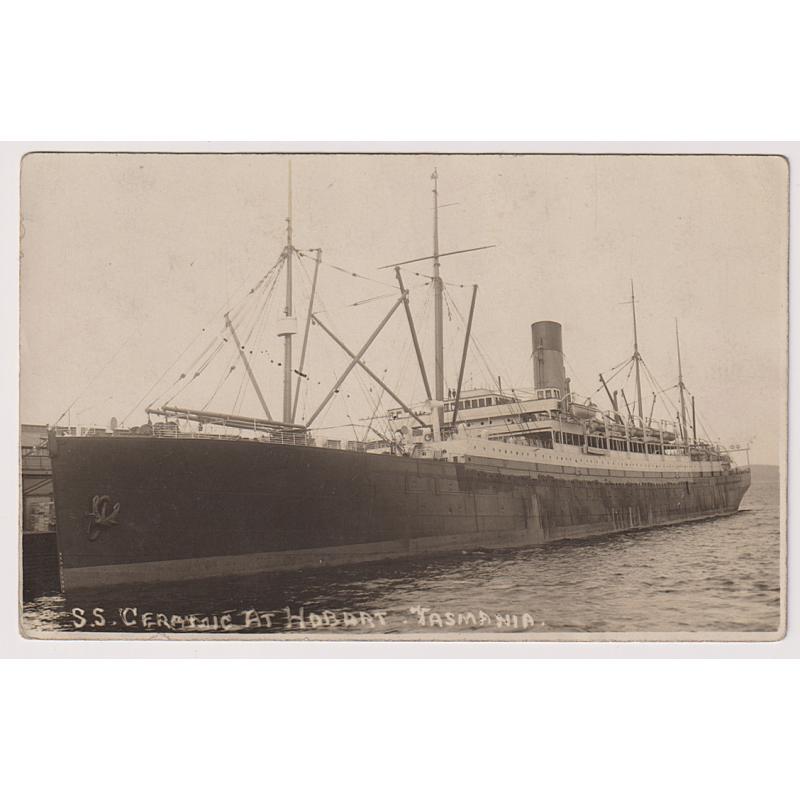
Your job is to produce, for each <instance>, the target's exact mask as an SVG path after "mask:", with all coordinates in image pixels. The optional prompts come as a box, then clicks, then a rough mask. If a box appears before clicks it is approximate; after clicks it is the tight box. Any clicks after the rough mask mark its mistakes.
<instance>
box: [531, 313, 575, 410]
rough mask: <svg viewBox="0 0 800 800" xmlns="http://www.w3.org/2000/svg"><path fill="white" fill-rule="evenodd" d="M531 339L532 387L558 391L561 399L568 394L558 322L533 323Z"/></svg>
mask: <svg viewBox="0 0 800 800" xmlns="http://www.w3.org/2000/svg"><path fill="white" fill-rule="evenodd" d="M531 336H532V337H533V385H534V388H536V389H558V390H559V392H561V397H562V398H563V397H566V395H567V393H568V392H569V385H568V383H567V375H566V373H565V372H564V352H563V350H562V346H561V324H560V323H558V322H550V321H543V322H534V323H533V325H531Z"/></svg>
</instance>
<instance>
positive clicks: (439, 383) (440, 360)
mask: <svg viewBox="0 0 800 800" xmlns="http://www.w3.org/2000/svg"><path fill="white" fill-rule="evenodd" d="M431 178H432V179H433V301H434V302H433V313H434V317H433V319H434V350H435V372H434V386H433V393H434V400H444V328H443V326H444V313H443V312H444V308H443V299H442V295H443V285H442V279H441V276H440V275H439V173H438V171H437V170H436V169H434V170H433V175H431ZM436 413H437V414H438V415H439V425H440V427H441V424H442V407H441V406H438V407H437V410H436Z"/></svg>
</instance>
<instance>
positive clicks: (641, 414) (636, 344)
mask: <svg viewBox="0 0 800 800" xmlns="http://www.w3.org/2000/svg"><path fill="white" fill-rule="evenodd" d="M631 308H632V309H633V361H634V364H635V366H636V402H637V406H636V410H637V412H638V414H639V417H640V419H641V420H642V426H644V407H643V406H642V379H641V376H640V375H639V362H640V361H641V360H642V357H641V355H639V336H638V333H637V330H636V295H635V294H634V292H633V281H632V280H631Z"/></svg>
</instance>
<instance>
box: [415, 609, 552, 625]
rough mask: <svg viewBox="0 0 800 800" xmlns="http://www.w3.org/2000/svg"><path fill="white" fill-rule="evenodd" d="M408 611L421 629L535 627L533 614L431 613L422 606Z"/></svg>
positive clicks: (479, 611) (483, 612)
mask: <svg viewBox="0 0 800 800" xmlns="http://www.w3.org/2000/svg"><path fill="white" fill-rule="evenodd" d="M409 611H410V612H411V613H412V614H414V615H415V616H416V618H417V624H418V625H421V626H422V627H423V628H455V627H459V628H462V627H468V628H484V627H494V628H510V629H512V630H527V629H528V628H534V627H535V626H536V620H535V619H534V617H533V614H529V613H527V612H525V613H524V614H496V613H495V614H488V613H487V612H485V611H481V610H478V611H466V612H464V611H459V612H455V611H442V612H438V611H432V610H431V609H430V608H425V607H423V606H412V607H411V608H410V609H409Z"/></svg>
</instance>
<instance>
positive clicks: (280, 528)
mask: <svg viewBox="0 0 800 800" xmlns="http://www.w3.org/2000/svg"><path fill="white" fill-rule="evenodd" d="M432 179H433V215H434V218H433V231H434V235H433V252H432V254H431V255H429V256H426V257H425V258H424V259H412V260H411V261H409V262H400V263H398V264H391V265H388V266H389V267H392V268H393V269H394V274H395V278H396V281H397V297H396V298H395V300H394V303H393V305H392V307H391V310H390V311H389V312H388V314H387V315H386V316H385V317H384V318H383V320H382V321H381V323H380V325H378V327H377V328H376V329H375V330H374V331H373V332H372V334H371V336H370V337H369V338H368V339H367V341H366V343H365V344H363V345H362V346H361V347H360V348H359V349H358V350H357V351H355V350H354V349H351V348H350V347H348V346H347V345H346V344H345V343H344V342H343V341H342V340H341V339H340V338H339V337H337V336H336V334H334V333H333V331H332V330H331V328H330V326H329V324H326V323H325V322H324V321H323V320H322V319H321V318H320V316H319V313H318V312H316V311H315V287H316V285H317V275H318V271H319V270H320V268H321V266H324V262H323V261H322V258H321V251H319V250H315V251H300V250H298V249H297V248H295V246H294V244H293V232H292V215H291V189H290V201H289V215H288V219H287V238H286V243H285V246H284V247H283V250H282V252H281V255H280V258H279V259H278V262H277V263H276V264H275V266H274V267H273V268H272V270H271V271H270V273H268V275H265V276H264V277H263V278H262V280H261V282H260V285H261V286H266V285H271V286H272V287H273V288H274V287H275V286H276V285H277V281H278V280H280V281H281V282H282V283H284V284H285V290H286V303H285V306H284V308H283V309H282V314H281V316H280V321H279V326H280V327H279V328H278V331H277V332H278V335H279V336H280V337H282V340H283V363H282V367H283V417H282V420H280V421H279V420H276V419H273V417H272V415H271V413H270V411H269V407H268V405H267V402H266V398H265V397H264V394H263V392H262V391H261V389H260V385H259V382H258V379H257V378H258V375H257V372H258V365H257V364H255V363H253V361H252V360H251V359H248V347H247V345H246V343H245V344H242V341H241V340H240V337H239V330H238V327H237V321H236V315H235V314H233V313H231V314H227V313H226V315H225V316H224V328H223V330H224V332H225V334H226V335H225V337H224V340H225V342H230V343H231V347H235V348H236V350H237V351H238V354H239V358H240V360H241V370H242V374H243V375H246V380H247V381H248V382H249V385H251V386H252V390H253V392H254V393H255V395H256V396H257V397H258V400H259V403H260V405H261V407H262V409H263V412H264V413H263V415H260V416H258V417H255V416H247V415H242V414H235V413H225V412H212V411H207V410H198V409H196V408H189V407H185V406H179V405H175V404H168V403H162V404H161V405H157V406H156V405H149V406H148V407H147V409H146V411H147V414H148V423H147V424H143V425H141V426H138V427H133V428H124V427H117V428H116V429H113V430H112V429H105V428H103V429H90V430H86V431H80V430H76V429H74V428H70V429H64V428H58V427H56V426H54V427H53V428H51V430H50V432H49V449H50V456H51V458H52V465H53V484H54V495H55V510H56V517H57V536H58V549H59V554H60V560H61V579H62V586H63V589H64V590H65V591H66V592H69V591H72V590H83V589H98V588H103V587H108V586H115V585H136V584H155V583H171V582H176V581H187V580H195V579H205V578H210V577H225V576H238V575H248V574H260V573H271V572H276V571H285V570H306V569H312V568H317V567H323V566H334V565H345V564H355V563H359V562H369V561H379V560H384V559H404V558H411V557H418V558H419V557H432V556H434V555H436V554H446V553H465V552H474V551H480V550H486V549H492V548H495V549H502V548H522V547H532V546H536V545H542V544H545V543H548V542H552V541H556V540H560V539H570V538H586V537H595V536H602V535H605V534H610V533H613V532H621V531H635V530H641V529H645V528H651V527H654V526H661V525H668V524H673V523H679V522H688V521H693V520H702V519H707V518H712V517H718V516H723V515H729V514H733V513H735V512H736V511H737V510H738V508H739V504H740V502H741V500H742V497H743V495H744V494H745V492H746V491H747V488H748V486H749V484H750V472H749V468H748V467H742V466H737V465H736V464H735V463H734V461H733V460H732V458H731V452H730V451H729V450H725V449H723V448H722V447H721V446H720V445H718V444H714V443H711V442H709V441H706V440H704V439H702V438H700V437H698V435H697V429H696V428H697V426H696V421H695V413H694V399H693V398H692V400H691V403H689V402H687V397H686V394H687V392H686V390H685V386H684V382H683V375H682V369H681V367H680V345H679V344H678V366H679V379H678V386H677V388H678V390H679V394H680V400H679V411H678V413H676V414H675V415H674V417H673V419H672V420H670V421H666V422H665V421H660V420H659V421H657V420H655V418H654V413H653V407H651V408H650V413H649V414H648V413H646V409H645V407H644V405H643V398H642V386H641V374H640V371H641V370H642V369H643V368H644V367H645V364H644V360H643V358H642V356H641V354H640V353H639V350H638V340H637V330H636V304H635V297H634V296H633V290H632V287H631V306H632V310H633V329H634V352H633V356H632V357H631V358H630V359H629V360H628V362H626V363H627V364H629V367H630V370H631V371H634V372H635V387H636V388H635V391H636V397H635V398H634V399H633V401H632V404H630V403H629V402H628V398H627V397H626V396H625V394H624V391H623V393H622V394H621V396H620V393H619V392H617V391H612V390H611V387H610V383H611V378H610V377H609V379H608V380H606V378H605V377H604V376H603V375H602V374H601V375H600V382H601V387H602V391H603V392H604V394H603V395H602V397H603V399H604V405H603V406H601V405H600V404H598V403H596V402H595V401H594V400H593V399H588V398H581V397H579V396H578V395H576V394H575V393H574V392H573V391H572V390H571V386H570V379H569V378H568V377H567V375H566V371H565V363H564V356H563V343H562V328H561V325H560V324H559V323H557V322H553V321H540V322H536V323H534V324H533V325H532V326H531V334H530V336H531V339H530V347H531V348H532V360H533V387H532V388H531V389H530V390H527V391H523V390H518V389H514V390H504V389H503V388H502V383H501V382H499V381H498V383H497V385H495V386H487V387H486V388H483V389H481V388H469V389H466V388H465V387H464V373H465V362H466V359H467V355H468V351H469V348H470V343H471V341H472V338H471V329H472V323H473V318H474V310H475V301H476V294H477V287H473V290H472V296H471V303H470V307H469V315H468V318H467V320H466V332H465V335H464V344H463V351H462V353H461V360H460V369H459V373H458V381H457V385H456V386H455V387H451V388H447V389H446V387H445V381H444V358H445V355H444V347H443V327H444V306H443V291H444V282H443V280H442V277H441V272H440V267H441V265H440V260H441V259H443V258H444V257H445V256H453V255H457V254H458V253H466V252H470V251H472V250H478V249H481V248H470V249H469V250H462V251H452V252H450V253H442V252H440V251H439V241H438V239H439V237H438V226H439V213H438V210H439V207H440V206H439V200H438V175H437V174H436V173H435V172H434V174H433V176H432ZM309 254H313V256H314V273H313V282H312V286H311V291H310V297H309V302H308V307H307V312H306V315H305V320H304V323H305V324H304V333H303V340H302V350H301V357H300V361H299V364H298V365H297V367H295V361H294V360H293V353H292V343H293V339H294V337H296V336H297V335H298V333H299V330H298V323H297V318H296V317H295V316H294V307H293V298H292V290H293V285H292V281H293V278H292V268H293V260H294V259H297V258H298V257H302V256H305V257H309ZM423 260H428V261H430V262H431V263H432V267H433V269H432V276H431V280H430V286H431V289H432V292H433V311H434V326H433V327H434V331H433V333H434V337H433V338H434V362H435V363H434V376H433V382H432V385H431V383H430V382H429V380H428V375H427V371H426V364H425V359H424V358H423V355H422V348H421V345H420V341H419V337H418V332H417V329H416V327H415V323H414V317H413V314H412V308H411V305H410V303H409V290H408V289H406V287H405V285H404V283H403V272H404V270H405V269H406V265H407V264H413V263H415V262H419V261H423ZM389 274H390V273H389ZM270 281H271V283H270ZM251 294H252V292H251ZM401 306H402V307H403V309H404V312H405V316H406V318H407V323H408V332H409V336H410V340H411V341H412V342H413V346H414V353H415V355H416V359H417V366H418V367H419V373H420V376H421V379H422V384H423V385H424V389H425V395H426V396H425V398H424V399H423V400H421V401H420V402H404V401H403V400H402V398H401V397H400V395H399V393H398V391H399V390H397V389H396V387H392V386H389V385H388V383H386V382H385V381H384V379H383V378H382V377H381V376H379V375H378V374H377V373H376V372H375V371H373V370H372V369H371V368H370V367H369V366H368V365H367V364H366V361H365V353H366V351H367V349H368V348H369V346H370V344H371V343H372V342H373V341H374V339H375V338H376V337H377V336H378V335H379V334H380V332H381V330H382V329H383V327H384V326H385V324H386V322H387V321H388V319H389V318H390V317H391V316H392V315H393V314H394V313H395V312H398V313H399V308H400V307H401ZM312 325H313V327H314V328H315V329H316V328H318V329H320V330H321V331H323V332H324V333H325V334H326V335H327V337H328V338H330V339H332V340H333V342H334V343H336V345H337V346H338V347H340V348H341V349H342V350H343V351H344V352H345V353H347V355H348V358H349V359H350V360H349V364H348V367H347V369H346V370H344V371H343V372H342V374H341V375H339V377H338V378H337V379H336V382H335V383H334V385H333V387H332V388H331V389H330V391H329V392H328V394H327V396H326V397H325V398H324V399H323V400H321V402H320V405H319V408H318V409H317V410H316V411H315V413H313V414H311V415H309V417H308V418H307V419H306V420H305V422H303V423H302V424H301V423H299V422H297V421H296V419H297V417H296V415H297V397H298V393H299V387H300V381H301V380H303V378H304V377H305V374H304V372H303V370H304V368H305V357H306V352H307V346H308V342H309V330H310V328H311V327H312ZM676 335H677V327H676ZM523 341H524V342H525V344H524V347H525V349H527V348H528V344H527V336H526V337H524V339H523ZM203 363H205V362H203ZM356 369H357V370H359V371H361V372H362V373H365V374H366V375H367V376H368V377H369V378H370V380H371V381H372V382H374V384H375V385H377V386H379V387H380V389H381V390H382V393H385V394H386V395H387V396H388V397H390V398H392V400H393V402H394V406H393V407H391V408H387V409H385V413H383V414H382V415H381V417H380V421H381V423H382V424H383V426H384V427H383V433H381V435H378V436H373V437H371V438H365V439H364V440H363V441H362V440H360V441H358V442H351V443H349V444H346V445H342V443H341V442H332V441H331V440H329V439H323V438H322V434H321V431H320V430H318V429H316V428H315V427H314V422H315V420H316V419H317V417H318V416H319V413H320V412H321V411H322V409H324V408H325V407H326V406H327V405H328V404H329V403H330V402H331V400H332V399H334V398H335V396H336V395H337V393H338V392H339V389H340V387H341V386H342V384H343V382H344V381H345V379H346V378H347V376H348V375H349V374H350V373H351V372H352V371H353V370H356ZM196 374H199V373H198V372H195V373H192V372H191V371H187V372H186V373H183V374H181V379H185V380H191V378H192V375H196ZM187 376H188V377H187ZM293 383H296V384H297V385H296V386H294V387H293ZM605 401H607V402H605ZM654 405H655V394H654V395H653V406H654ZM676 408H677V406H676ZM153 417H155V418H156V419H157V420H158V421H157V422H153V421H152V420H153ZM369 427H370V428H371V429H372V430H373V431H377V419H376V418H375V417H374V416H373V418H372V419H371V420H370V426H369Z"/></svg>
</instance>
